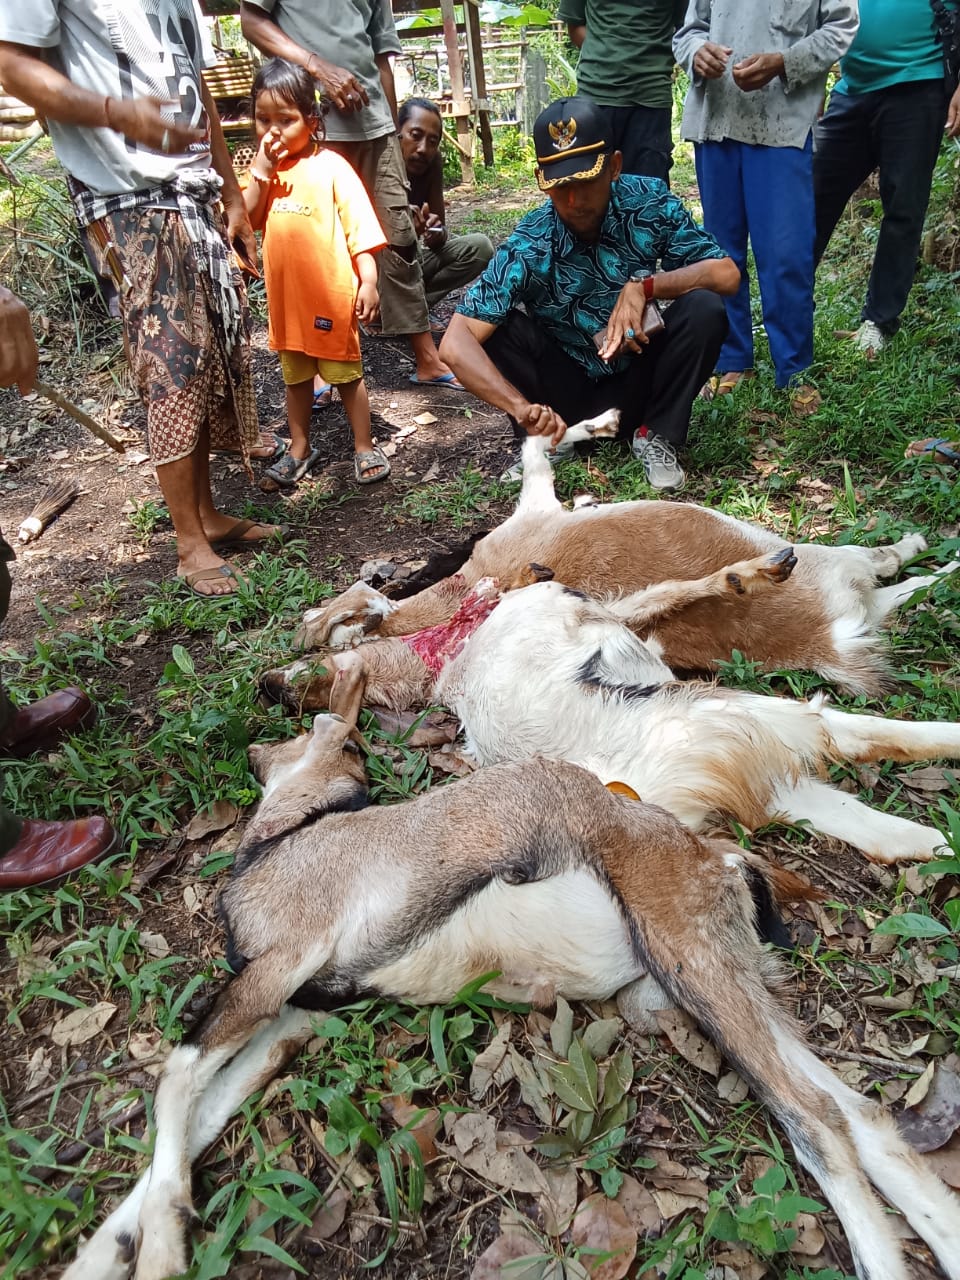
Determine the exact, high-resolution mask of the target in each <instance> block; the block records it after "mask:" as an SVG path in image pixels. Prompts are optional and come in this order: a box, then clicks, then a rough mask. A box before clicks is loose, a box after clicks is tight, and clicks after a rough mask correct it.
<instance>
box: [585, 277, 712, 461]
mask: <svg viewBox="0 0 960 1280" xmlns="http://www.w3.org/2000/svg"><path fill="white" fill-rule="evenodd" d="M663 320H664V326H665V327H664V331H663V333H661V334H658V335H655V336H654V337H653V338H651V340H650V343H649V345H648V346H646V347H644V348H643V351H642V354H641V355H638V356H635V357H633V359H632V361H631V363H630V365H629V367H628V370H627V372H626V373H623V374H619V375H614V377H613V378H611V379H610V382H611V383H614V384H616V386H615V397H614V399H613V400H612V401H611V402H610V403H609V404H608V405H606V406H603V407H607V408H609V407H616V408H619V409H620V430H621V433H626V434H628V435H630V436H632V435H633V434H634V433H635V432H636V431H637V429H638V428H640V427H646V428H647V430H648V431H649V432H650V433H651V434H652V435H657V436H661V437H662V438H663V439H665V440H669V441H670V443H671V444H672V445H674V446H679V445H682V444H683V443H684V442H685V441H686V438H687V431H688V429H689V426H690V412H691V409H692V407H693V402H694V400H695V399H696V397H697V393H698V392H699V390H700V388H701V387H702V386H703V383H704V381H705V380H706V378H707V377H708V375H709V373H710V370H711V369H712V368H713V367H714V365H715V364H716V362H717V360H718V357H719V353H720V350H721V347H722V346H723V342H724V338H725V336H726V333H727V313H726V309H725V307H724V299H723V298H721V297H720V296H719V294H716V293H711V292H710V291H709V290H707V289H695V290H693V291H692V292H691V293H686V294H683V296H682V297H679V298H676V299H675V300H674V301H673V302H671V304H670V306H669V307H667V308H666V309H665V310H664V313H663ZM601 385H602V384H601ZM598 407H599V406H598Z"/></svg>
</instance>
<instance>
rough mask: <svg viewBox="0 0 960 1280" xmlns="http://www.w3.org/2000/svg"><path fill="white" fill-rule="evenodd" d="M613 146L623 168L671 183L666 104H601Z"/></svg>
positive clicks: (669, 137)
mask: <svg viewBox="0 0 960 1280" xmlns="http://www.w3.org/2000/svg"><path fill="white" fill-rule="evenodd" d="M600 110H601V112H602V113H603V115H604V117H605V119H606V121H607V125H608V128H609V131H610V135H611V138H610V140H611V144H612V146H613V147H614V148H615V149H616V150H617V151H619V152H620V153H621V155H622V156H623V172H624V173H636V174H639V175H640V176H641V177H643V178H660V179H661V181H663V182H666V183H667V185H668V186H669V184H670V167H671V165H672V164H673V137H672V135H671V131H670V108H669V107H644V106H640V105H639V104H633V105H631V106H606V107H601V108H600Z"/></svg>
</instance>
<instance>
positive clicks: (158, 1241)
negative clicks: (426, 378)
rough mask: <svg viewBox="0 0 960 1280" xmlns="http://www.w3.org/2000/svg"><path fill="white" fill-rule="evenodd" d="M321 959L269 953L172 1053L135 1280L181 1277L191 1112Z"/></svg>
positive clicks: (159, 1106)
mask: <svg viewBox="0 0 960 1280" xmlns="http://www.w3.org/2000/svg"><path fill="white" fill-rule="evenodd" d="M325 954H326V953H325V948H324V947H323V945H322V944H318V945H317V946H316V947H312V948H309V949H308V950H307V952H306V955H305V956H304V955H302V954H301V955H299V956H297V957H296V958H295V959H294V960H293V962H292V963H287V962H288V961H289V960H290V957H287V956H279V955H277V954H276V953H270V952H267V953H265V954H264V955H262V956H259V957H258V958H257V959H256V960H254V961H252V962H251V963H250V964H249V965H248V966H247V968H246V969H244V971H243V973H241V974H240V976H239V977H238V978H236V979H234V981H233V982H231V984H230V985H229V986H228V987H227V989H226V991H225V992H224V993H223V995H222V997H221V998H220V1001H219V1002H218V1005H217V1008H216V1009H215V1010H214V1012H213V1014H212V1015H211V1017H210V1018H209V1019H208V1020H207V1021H206V1022H205V1023H204V1024H203V1027H202V1029H201V1032H200V1035H199V1037H198V1038H197V1040H196V1041H195V1042H194V1043H193V1044H189V1045H180V1046H178V1047H177V1048H176V1049H174V1051H173V1053H171V1055H170V1057H169V1058H168V1060H167V1065H166V1068H165V1070H164V1073H163V1075H162V1076H161V1078H160V1083H159V1085H158V1086H157V1093H156V1101H155V1109H156V1117H157V1137H156V1143H155V1146H154V1153H153V1163H152V1165H151V1166H150V1176H149V1182H148V1185H147V1187H146V1190H145V1192H144V1196H143V1204H142V1207H141V1209H140V1246H139V1254H138V1258H137V1269H136V1272H135V1275H136V1280H166V1277H168V1276H173V1275H179V1274H180V1272H181V1271H184V1270H186V1265H187V1251H186V1242H185V1236H184V1227H185V1226H186V1225H187V1223H188V1222H189V1220H190V1219H191V1218H192V1217H193V1213H194V1210H193V1200H192V1196H191V1193H190V1166H191V1154H190V1136H191V1134H192V1133H193V1132H194V1116H195V1113H196V1109H197V1106H198V1105H199V1103H200V1100H201V1099H202V1098H203V1096H204V1094H205V1093H206V1092H207V1091H208V1089H209V1088H210V1085H211V1082H212V1081H213V1080H214V1078H215V1077H216V1076H217V1073H218V1072H219V1071H220V1069H221V1068H222V1067H225V1066H226V1064H227V1063H228V1062H230V1060H231V1059H233V1058H235V1057H236V1056H237V1055H238V1054H240V1053H241V1051H242V1050H243V1049H245V1048H246V1047H247V1046H248V1045H249V1043H250V1041H251V1040H252V1039H253V1037H254V1034H255V1033H256V1031H257V1030H258V1029H259V1028H260V1027H261V1025H262V1024H263V1023H264V1022H269V1023H271V1024H272V1025H276V1019H277V1016H278V1014H279V1012H280V1009H281V1007H282V1006H283V1004H284V1002H285V1001H286V999H287V997H288V996H290V995H291V994H292V993H293V992H294V991H295V990H296V989H297V987H298V986H299V985H300V984H301V983H302V982H303V981H304V979H305V978H306V977H309V976H310V975H311V974H312V973H314V972H315V971H316V969H317V968H319V967H321V965H322V963H323V960H324V958H325ZM314 961H316V962H317V963H316V964H314ZM304 965H306V966H307V968H306V969H305V970H304V969H303V966H304ZM294 1026H296V1023H294ZM268 1038H269V1029H268ZM205 1127H206V1126H205Z"/></svg>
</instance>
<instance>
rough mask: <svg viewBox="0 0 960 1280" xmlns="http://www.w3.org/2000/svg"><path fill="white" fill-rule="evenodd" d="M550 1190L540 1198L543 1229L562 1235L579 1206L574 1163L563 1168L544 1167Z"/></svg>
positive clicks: (550, 1234)
mask: <svg viewBox="0 0 960 1280" xmlns="http://www.w3.org/2000/svg"><path fill="white" fill-rule="evenodd" d="M542 1172H543V1176H544V1178H545V1179H546V1183H547V1187H548V1190H547V1191H544V1192H543V1193H542V1194H541V1195H540V1197H539V1200H538V1203H539V1206H540V1217H541V1218H542V1220H543V1229H544V1231H545V1232H546V1233H547V1235H548V1236H560V1235H563V1233H564V1231H566V1230H567V1228H568V1227H569V1226H570V1223H571V1221H572V1219H573V1215H574V1212H575V1211H576V1208H577V1190H578V1187H579V1183H578V1181H577V1171H576V1169H574V1168H573V1166H572V1165H567V1166H566V1168H563V1169H544V1170H543V1171H542Z"/></svg>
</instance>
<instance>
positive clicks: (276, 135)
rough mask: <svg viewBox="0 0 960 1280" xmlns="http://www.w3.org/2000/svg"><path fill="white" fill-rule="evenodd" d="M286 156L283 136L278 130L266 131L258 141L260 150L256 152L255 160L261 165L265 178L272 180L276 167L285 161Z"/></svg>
mask: <svg viewBox="0 0 960 1280" xmlns="http://www.w3.org/2000/svg"><path fill="white" fill-rule="evenodd" d="M287 156H288V152H287V148H286V147H285V146H284V145H283V135H282V134H281V133H280V132H279V130H275V129H268V130H267V132H266V133H265V134H264V135H263V137H262V138H261V139H260V149H259V151H258V152H257V159H258V160H259V161H260V163H261V164H262V165H263V171H264V173H265V174H266V176H267V177H270V178H272V177H273V176H274V175H275V174H276V172H277V166H278V165H280V164H281V163H282V162H283V161H284V160H286V159H287Z"/></svg>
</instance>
